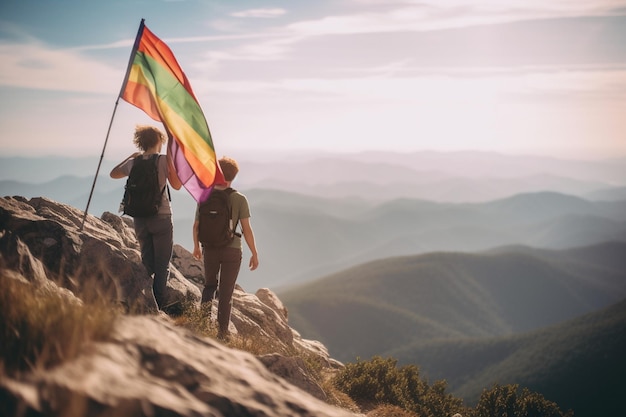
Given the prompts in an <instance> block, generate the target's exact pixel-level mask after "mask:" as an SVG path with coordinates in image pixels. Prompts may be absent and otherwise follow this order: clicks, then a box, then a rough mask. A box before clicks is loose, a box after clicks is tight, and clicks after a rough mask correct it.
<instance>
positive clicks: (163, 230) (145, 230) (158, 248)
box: [135, 214, 174, 310]
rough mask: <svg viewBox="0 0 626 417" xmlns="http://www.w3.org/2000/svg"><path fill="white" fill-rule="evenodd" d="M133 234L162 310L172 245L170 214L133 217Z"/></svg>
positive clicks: (164, 301) (156, 300)
mask: <svg viewBox="0 0 626 417" xmlns="http://www.w3.org/2000/svg"><path fill="white" fill-rule="evenodd" d="M135 234H136V235H137V240H138V241H139V247H140V248H141V262H142V263H143V264H144V266H145V267H146V269H147V270H148V274H149V275H154V282H153V283H152V293H153V295H154V299H155V302H156V304H157V306H158V308H159V310H162V309H163V307H165V306H166V301H167V300H166V297H165V291H166V287H167V279H168V277H169V275H170V268H169V266H170V260H171V258H172V249H173V247H174V227H173V225H172V216H171V215H169V214H168V215H164V214H162V215H158V214H157V215H156V216H152V217H137V218H135Z"/></svg>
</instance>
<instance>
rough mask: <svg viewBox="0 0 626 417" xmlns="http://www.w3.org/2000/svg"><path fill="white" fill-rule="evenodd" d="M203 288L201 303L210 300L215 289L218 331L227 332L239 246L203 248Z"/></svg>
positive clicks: (237, 266) (239, 260)
mask: <svg viewBox="0 0 626 417" xmlns="http://www.w3.org/2000/svg"><path fill="white" fill-rule="evenodd" d="M202 251H203V254H204V279H205V282H204V289H203V290H202V303H207V302H211V301H212V300H213V298H214V297H215V291H216V290H217V299H218V303H217V324H218V326H219V331H220V333H228V323H229V322H230V311H231V308H232V300H233V291H234V290H235V282H236V281H237V276H238V275H239V268H240V266H241V256H242V252H241V249H239V248H230V247H225V248H203V249H202Z"/></svg>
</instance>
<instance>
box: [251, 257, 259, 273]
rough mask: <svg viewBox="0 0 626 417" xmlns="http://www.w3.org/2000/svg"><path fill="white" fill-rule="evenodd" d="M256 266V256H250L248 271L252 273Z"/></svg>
mask: <svg viewBox="0 0 626 417" xmlns="http://www.w3.org/2000/svg"><path fill="white" fill-rule="evenodd" d="M258 266H259V257H258V255H252V256H251V257H250V263H249V267H250V271H254V270H255V269H257V267H258Z"/></svg>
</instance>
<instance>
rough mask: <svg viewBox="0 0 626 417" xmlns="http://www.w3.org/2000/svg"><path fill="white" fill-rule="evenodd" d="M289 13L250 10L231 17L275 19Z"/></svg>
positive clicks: (280, 10) (275, 10)
mask: <svg viewBox="0 0 626 417" xmlns="http://www.w3.org/2000/svg"><path fill="white" fill-rule="evenodd" d="M286 13H287V11H286V10H285V9H279V8H275V9H248V10H242V11H240V12H234V13H231V14H230V15H231V16H233V17H243V18H249V17H252V18H274V17H279V16H283V15H285V14H286Z"/></svg>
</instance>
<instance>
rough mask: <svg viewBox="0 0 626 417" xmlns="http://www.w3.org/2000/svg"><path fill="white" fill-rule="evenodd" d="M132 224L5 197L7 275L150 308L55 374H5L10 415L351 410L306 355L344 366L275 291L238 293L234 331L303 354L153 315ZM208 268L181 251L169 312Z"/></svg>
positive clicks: (1, 382)
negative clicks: (220, 336) (308, 335)
mask: <svg viewBox="0 0 626 417" xmlns="http://www.w3.org/2000/svg"><path fill="white" fill-rule="evenodd" d="M131 222H132V220H131V219H126V218H122V217H119V216H117V215H114V214H111V213H104V214H103V215H102V216H101V218H97V217H95V216H92V215H88V216H87V217H86V219H85V222H84V225H83V212H82V211H80V210H77V209H75V208H73V207H70V206H67V205H64V204H60V203H56V202H54V201H51V200H48V199H45V198H33V199H30V200H27V199H24V198H20V197H5V198H2V199H0V255H1V258H0V268H1V269H0V280H9V279H18V280H21V281H24V282H28V283H30V285H33V286H34V287H41V286H46V287H49V288H52V289H53V290H56V291H59V292H65V293H67V296H68V297H69V298H71V297H75V295H74V294H81V293H83V292H84V291H85V290H86V288H85V287H86V286H87V285H89V286H94V285H95V286H97V287H98V290H99V291H100V292H101V294H103V296H105V297H108V298H109V299H110V300H111V301H112V302H114V303H117V304H119V305H121V306H124V307H125V308H126V309H128V310H132V311H135V312H136V311H139V312H141V314H132V315H130V314H128V315H121V316H120V317H119V319H118V320H117V321H116V322H115V325H114V329H113V333H112V335H111V337H110V338H109V339H108V340H106V342H96V343H94V345H93V346H92V347H91V348H90V349H89V350H87V351H86V352H84V353H83V354H81V355H80V356H78V357H77V358H76V359H73V360H70V361H66V362H64V363H62V364H61V365H59V366H57V367H54V368H52V369H48V370H38V371H33V372H30V373H27V374H23V375H20V376H13V377H8V376H6V375H4V376H3V374H2V373H0V403H3V404H4V406H3V407H4V408H3V409H4V410H7V412H9V413H10V415H12V416H15V417H17V416H69V417H78V416H116V417H125V416H129V417H130V416H133V417H135V416H225V417H235V416H264V417H272V416H316V417H323V416H329V417H330V416H333V417H334V416H337V417H341V416H354V415H355V414H353V413H351V412H349V411H347V410H344V409H341V408H337V407H334V406H331V405H329V404H328V403H327V402H326V393H325V392H324V390H323V389H322V388H321V387H320V386H319V385H318V384H317V383H316V381H315V379H314V378H312V377H311V376H310V375H308V374H307V370H306V366H304V364H303V363H302V356H307V355H311V356H314V357H315V358H316V359H317V361H318V362H319V363H322V364H323V366H325V367H327V368H328V369H329V370H333V369H338V368H340V367H341V366H342V365H341V364H340V363H338V362H337V361H335V360H333V359H332V358H330V357H329V355H328V351H327V350H326V348H325V347H324V345H323V344H321V343H319V342H317V341H312V340H306V339H303V338H302V337H301V336H300V335H299V333H298V332H297V331H295V330H294V329H292V328H291V327H290V326H289V324H288V314H287V311H286V309H285V307H284V306H283V305H282V303H281V302H280V300H279V299H278V297H276V295H275V294H274V293H272V292H271V291H270V290H269V289H260V290H259V291H257V293H256V294H249V293H246V292H244V291H243V290H242V289H241V288H238V289H237V290H236V291H235V295H234V298H233V313H232V320H231V332H232V333H233V334H235V335H247V336H254V337H260V338H261V339H262V338H271V339H272V340H274V341H275V342H276V343H278V344H279V345H281V346H283V347H285V348H286V349H291V350H293V351H295V352H301V355H290V356H283V355H281V354H279V353H275V354H266V355H260V356H255V355H252V354H250V353H247V352H244V351H241V350H237V349H231V348H228V347H227V346H225V345H223V344H222V343H220V342H218V341H217V340H214V339H212V338H210V337H200V336H198V335H196V334H194V333H192V332H191V331H189V330H187V329H184V328H182V327H180V326H177V325H176V324H175V322H174V321H173V320H172V319H171V318H169V317H168V316H164V315H162V314H155V313H156V305H155V304H154V299H153V298H152V295H151V291H150V288H151V285H152V284H151V279H150V277H149V276H148V274H147V273H146V271H145V269H144V267H143V265H142V264H141V261H140V256H139V251H138V245H137V242H136V239H135V235H134V231H133V229H132V223H131ZM201 285H202V265H201V264H200V263H199V262H198V261H196V260H194V259H193V257H192V256H191V254H190V253H189V252H187V251H186V250H185V249H184V248H182V247H181V246H178V245H177V246H176V247H175V250H174V256H173V258H172V266H171V277H170V280H169V283H168V292H169V294H168V296H169V298H170V300H171V306H172V307H171V308H172V309H173V310H176V309H177V308H179V307H180V306H181V305H182V303H197V304H199V300H200V288H201Z"/></svg>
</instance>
